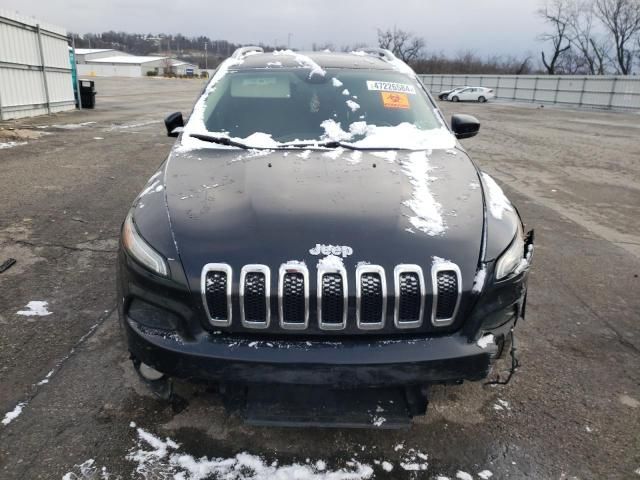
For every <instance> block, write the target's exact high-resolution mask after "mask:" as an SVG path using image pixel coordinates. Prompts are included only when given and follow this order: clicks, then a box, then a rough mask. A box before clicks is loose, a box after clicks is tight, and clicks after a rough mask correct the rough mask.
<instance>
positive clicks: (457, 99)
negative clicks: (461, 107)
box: [451, 97, 460, 102]
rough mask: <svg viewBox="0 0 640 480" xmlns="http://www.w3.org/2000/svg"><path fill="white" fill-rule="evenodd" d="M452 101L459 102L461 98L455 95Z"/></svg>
mask: <svg viewBox="0 0 640 480" xmlns="http://www.w3.org/2000/svg"><path fill="white" fill-rule="evenodd" d="M451 101H452V102H459V101H460V99H459V98H458V97H453V98H452V99H451Z"/></svg>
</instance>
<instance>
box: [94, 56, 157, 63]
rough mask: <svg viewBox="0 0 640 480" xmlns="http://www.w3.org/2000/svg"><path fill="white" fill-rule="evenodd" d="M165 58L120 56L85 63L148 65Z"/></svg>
mask: <svg viewBox="0 0 640 480" xmlns="http://www.w3.org/2000/svg"><path fill="white" fill-rule="evenodd" d="M166 58H167V57H138V56H135V55H120V56H115V57H104V58H92V59H90V60H87V63H132V64H136V63H149V62H157V61H158V60H165V59H166Z"/></svg>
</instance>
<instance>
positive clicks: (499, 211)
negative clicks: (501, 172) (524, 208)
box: [482, 172, 513, 219]
mask: <svg viewBox="0 0 640 480" xmlns="http://www.w3.org/2000/svg"><path fill="white" fill-rule="evenodd" d="M482 179H483V180H484V184H485V185H486V187H487V191H486V194H487V203H488V204H489V211H490V212H491V215H492V216H493V217H495V218H497V219H501V218H502V215H503V214H504V212H512V211H513V207H512V206H511V202H510V201H509V199H508V198H507V197H506V195H505V194H504V192H503V191H502V188H500V186H499V185H498V184H497V183H496V181H495V180H494V179H493V178H492V177H491V176H489V174H487V173H484V172H482Z"/></svg>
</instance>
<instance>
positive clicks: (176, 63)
mask: <svg viewBox="0 0 640 480" xmlns="http://www.w3.org/2000/svg"><path fill="white" fill-rule="evenodd" d="M171 65H173V66H174V67H181V66H183V65H187V66H189V67H195V66H196V65H195V63H188V62H183V61H182V60H172V61H171Z"/></svg>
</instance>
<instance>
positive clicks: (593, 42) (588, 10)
mask: <svg viewBox="0 0 640 480" xmlns="http://www.w3.org/2000/svg"><path fill="white" fill-rule="evenodd" d="M567 22H568V26H569V34H568V35H569V42H570V43H571V45H572V46H573V47H574V49H575V50H576V53H578V54H580V55H581V56H582V57H583V62H581V63H584V64H585V66H586V67H587V71H586V72H585V73H589V74H591V75H604V73H605V70H606V64H607V62H608V57H609V50H610V46H609V45H610V44H609V42H608V41H607V39H602V38H600V37H599V36H598V35H597V34H596V28H594V3H593V0H573V1H572V2H571V4H570V5H569V14H568V15H567Z"/></svg>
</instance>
